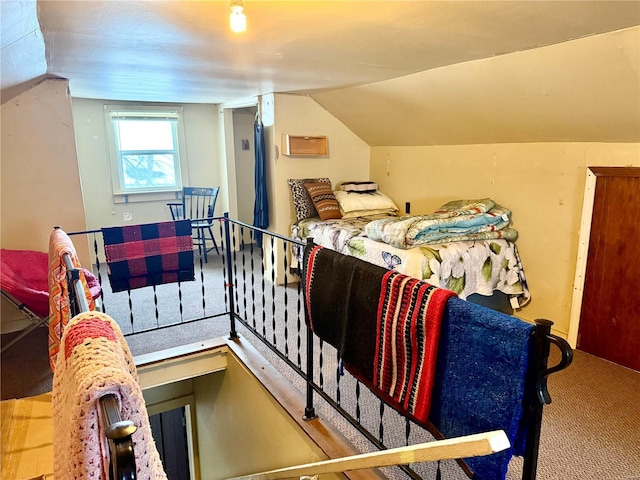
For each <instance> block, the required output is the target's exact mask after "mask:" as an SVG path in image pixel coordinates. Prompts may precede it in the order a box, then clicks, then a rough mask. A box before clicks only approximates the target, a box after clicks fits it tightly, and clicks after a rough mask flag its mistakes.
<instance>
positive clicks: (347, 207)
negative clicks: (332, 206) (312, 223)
mask: <svg viewBox="0 0 640 480" xmlns="http://www.w3.org/2000/svg"><path fill="white" fill-rule="evenodd" d="M335 197H336V200H337V201H338V204H339V205H340V209H341V211H342V214H343V215H345V214H347V213H350V212H354V211H362V210H385V209H391V210H395V211H396V212H397V211H398V207H397V206H396V204H395V203H393V200H391V199H390V198H389V197H387V196H386V195H385V194H384V193H382V192H381V191H379V190H378V191H376V192H370V193H355V192H343V191H341V190H338V191H337V192H335ZM360 216H362V215H360Z"/></svg>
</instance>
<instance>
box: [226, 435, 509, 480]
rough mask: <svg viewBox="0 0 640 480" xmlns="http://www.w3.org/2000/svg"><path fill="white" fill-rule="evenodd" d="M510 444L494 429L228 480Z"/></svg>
mask: <svg viewBox="0 0 640 480" xmlns="http://www.w3.org/2000/svg"><path fill="white" fill-rule="evenodd" d="M509 446H510V442H509V439H508V438H507V435H506V433H504V431H503V430H494V431H491V432H486V433H477V434H474V435H466V436H463V437H456V438H448V439H446V440H436V441H433V442H426V443H419V444H417V445H409V446H406V447H399V448H393V449H389V450H382V451H379V452H371V453H362V454H359V455H352V456H349V457H343V458H335V459H331V460H323V461H320V462H314V463H307V464H304V465H295V466H292V467H286V468H280V469H276V470H269V471H266V472H261V473H254V474H251V475H244V476H241V477H233V478H229V479H227V480H284V479H289V478H298V477H300V476H303V475H304V476H313V475H320V474H327V473H341V472H346V471H351V470H361V469H369V468H379V467H390V466H394V465H405V464H408V463H418V462H433V461H437V460H453V459H458V458H468V457H477V456H482V455H490V454H492V453H497V452H501V451H502V450H506V449H507V448H509Z"/></svg>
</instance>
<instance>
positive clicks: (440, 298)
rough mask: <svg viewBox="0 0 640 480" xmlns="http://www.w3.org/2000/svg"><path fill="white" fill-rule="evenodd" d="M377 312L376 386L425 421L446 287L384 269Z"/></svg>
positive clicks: (447, 292)
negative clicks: (435, 285) (439, 286)
mask: <svg viewBox="0 0 640 480" xmlns="http://www.w3.org/2000/svg"><path fill="white" fill-rule="evenodd" d="M381 290H382V291H381V295H380V303H379V307H378V315H377V317H378V318H377V338H378V343H377V348H376V360H375V365H376V369H375V370H374V378H373V382H374V385H375V386H376V388H378V389H379V390H380V391H381V392H383V393H384V394H385V395H387V396H388V397H389V398H391V399H392V401H393V403H395V404H396V406H397V407H399V408H400V410H401V411H405V412H408V413H409V414H410V415H411V416H412V417H414V418H415V419H417V420H419V421H425V420H426V419H427V417H428V415H429V409H430V406H431V391H432V389H433V382H434V378H435V369H436V358H437V354H438V342H439V339H440V325H441V323H442V315H443V312H444V308H445V306H446V304H447V300H448V299H449V298H450V297H452V296H454V295H455V293H453V292H452V291H450V290H444V289H442V288H437V287H434V286H433V285H429V284H428V283H425V282H422V281H420V280H417V279H415V278H412V277H408V276H406V275H402V274H400V273H397V272H394V271H389V272H388V273H387V274H385V275H384V277H383V279H382V289H381Z"/></svg>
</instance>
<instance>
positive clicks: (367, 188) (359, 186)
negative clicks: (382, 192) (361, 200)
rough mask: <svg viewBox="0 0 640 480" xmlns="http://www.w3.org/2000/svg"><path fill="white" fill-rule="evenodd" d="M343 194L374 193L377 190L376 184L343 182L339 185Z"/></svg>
mask: <svg viewBox="0 0 640 480" xmlns="http://www.w3.org/2000/svg"><path fill="white" fill-rule="evenodd" d="M340 190H342V191H343V192H360V193H366V192H375V191H376V190H378V184H377V183H375V182H343V183H342V184H341V185H340Z"/></svg>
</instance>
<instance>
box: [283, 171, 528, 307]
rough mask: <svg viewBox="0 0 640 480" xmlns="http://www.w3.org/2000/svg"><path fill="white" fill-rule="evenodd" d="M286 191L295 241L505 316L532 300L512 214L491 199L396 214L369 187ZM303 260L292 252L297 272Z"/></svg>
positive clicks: (311, 182) (326, 185)
mask: <svg viewBox="0 0 640 480" xmlns="http://www.w3.org/2000/svg"><path fill="white" fill-rule="evenodd" d="M289 186H290V189H291V193H292V199H293V204H294V208H295V212H296V220H295V222H294V223H293V225H292V229H291V235H292V237H293V238H295V239H298V240H306V239H312V240H313V242H314V243H316V244H317V245H321V246H323V247H326V248H330V249H332V250H335V251H337V252H339V253H342V254H344V255H350V256H354V257H358V258H360V259H362V260H366V261H368V262H370V263H373V264H375V265H379V266H382V267H386V268H388V269H393V270H396V271H398V272H399V273H403V274H405V275H409V276H411V277H415V278H418V279H420V280H424V281H426V282H428V283H430V284H432V285H434V286H437V287H441V288H446V289H448V290H452V291H454V292H455V293H456V294H457V295H458V296H459V297H460V298H462V299H465V300H469V301H472V302H474V303H479V304H482V305H485V306H489V307H491V308H495V309H497V310H501V311H504V312H506V313H512V311H513V309H519V308H522V307H524V306H525V305H526V304H527V303H528V302H529V301H530V298H531V295H530V292H529V289H528V287H527V282H526V278H525V274H524V270H523V267H522V262H521V259H520V255H519V254H518V250H517V247H516V244H515V241H516V239H517V236H518V233H517V231H516V230H514V229H513V228H512V227H511V212H510V210H509V209H507V208H505V207H502V206H500V205H498V204H497V203H496V202H494V201H493V200H491V199H489V198H485V199H478V200H454V201H451V202H448V203H447V204H445V205H443V206H442V207H440V208H439V209H438V210H436V211H435V212H432V213H430V214H427V215H399V214H398V208H397V206H396V205H395V204H394V202H393V201H392V200H391V199H389V197H387V196H386V195H385V194H384V193H382V192H380V190H378V187H377V185H376V184H375V183H373V182H345V183H342V184H341V185H340V186H339V187H338V189H337V190H335V191H334V190H332V189H331V182H330V180H329V179H328V178H318V179H303V180H297V179H290V180H289ZM305 193H306V194H307V195H306V196H305ZM301 254H302V249H300V248H298V249H296V250H295V251H294V255H293V256H294V260H293V265H294V266H296V265H297V264H299V262H300V260H301Z"/></svg>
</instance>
